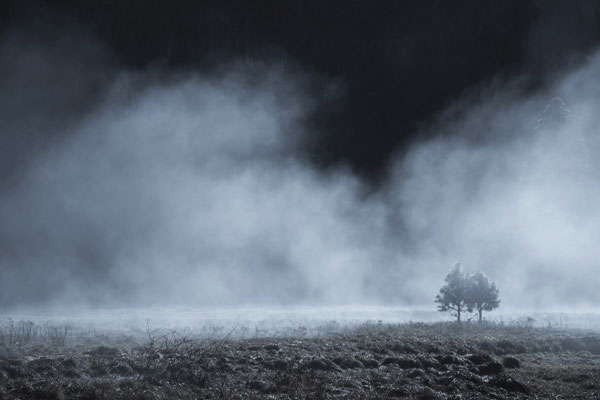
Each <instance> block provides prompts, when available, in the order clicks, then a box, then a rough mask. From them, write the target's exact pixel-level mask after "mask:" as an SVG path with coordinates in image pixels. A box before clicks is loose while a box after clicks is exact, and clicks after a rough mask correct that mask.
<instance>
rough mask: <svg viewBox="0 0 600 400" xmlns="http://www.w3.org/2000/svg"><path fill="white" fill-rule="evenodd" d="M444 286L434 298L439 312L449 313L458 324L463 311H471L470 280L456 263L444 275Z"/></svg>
mask: <svg viewBox="0 0 600 400" xmlns="http://www.w3.org/2000/svg"><path fill="white" fill-rule="evenodd" d="M445 281H446V284H445V285H444V286H442V288H441V289H440V294H438V295H437V296H436V297H435V302H436V303H438V310H439V311H440V312H445V311H450V313H451V314H452V315H454V316H455V317H456V320H457V321H458V323H459V324H460V321H461V319H460V318H461V314H462V313H463V311H465V310H466V311H469V312H471V311H473V308H472V307H471V304H470V303H469V302H468V296H469V284H470V280H469V278H468V277H467V276H466V275H465V273H464V272H463V269H462V265H460V263H456V264H455V265H454V267H453V268H452V269H451V270H450V272H449V273H448V275H446V279H445Z"/></svg>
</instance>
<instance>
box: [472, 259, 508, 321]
mask: <svg viewBox="0 0 600 400" xmlns="http://www.w3.org/2000/svg"><path fill="white" fill-rule="evenodd" d="M467 302H468V303H469V305H470V307H471V308H473V309H475V310H476V311H477V313H478V314H479V323H481V322H482V313H483V311H491V310H493V309H494V308H497V307H498V306H499V305H500V300H499V299H498V289H497V288H496V284H495V283H494V282H491V283H490V281H489V280H488V277H487V276H486V275H485V274H484V273H483V272H481V271H480V272H477V273H476V274H474V275H471V276H469V285H468V293H467Z"/></svg>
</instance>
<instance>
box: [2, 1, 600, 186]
mask: <svg viewBox="0 0 600 400" xmlns="http://www.w3.org/2000/svg"><path fill="white" fill-rule="evenodd" d="M2 4H3V5H2V6H1V14H0V18H1V21H2V22H1V25H0V29H1V30H2V33H3V34H4V33H6V32H10V31H11V30H14V29H15V28H19V27H22V26H27V25H31V24H38V23H43V24H49V25H52V26H55V27H56V28H58V29H61V28H65V29H67V28H69V29H70V28H72V27H81V28H83V29H84V30H85V31H86V32H90V33H91V35H92V36H94V37H95V40H98V39H99V40H100V41H101V42H103V43H105V44H106V45H107V47H108V48H110V49H111V52H112V53H113V54H114V55H115V60H114V67H115V68H123V67H125V68H129V69H142V68H146V67H148V66H151V65H154V64H156V63H160V65H161V66H162V67H164V68H168V69H174V70H187V69H197V70H201V71H214V70H215V69H218V67H219V66H221V65H224V64H225V63H227V62H229V61H230V60H232V59H237V60H239V59H241V60H248V61H252V60H264V59H269V58H273V59H276V58H280V57H285V58H287V59H290V60H291V61H292V62H293V63H295V64H297V65H298V66H299V67H300V68H301V69H302V70H305V71H308V72H309V73H314V74H315V75H317V76H320V77H322V78H324V79H327V80H331V81H334V82H339V83H340V87H342V88H343V91H342V92H341V94H340V95H339V96H335V97H333V98H330V99H328V100H327V101H324V102H322V103H321V106H320V108H319V110H318V111H317V112H316V113H315V114H314V115H312V116H311V120H310V121H308V122H309V126H311V127H312V128H313V129H312V132H313V133H312V135H311V136H310V138H309V141H308V143H307V144H306V149H305V153H306V156H307V158H309V159H310V160H311V161H312V162H314V163H315V164H317V165H319V166H321V167H323V168H327V167H330V166H335V165H339V164H348V165H350V166H351V167H352V168H353V170H354V171H356V172H358V173H360V174H361V175H363V176H364V177H369V178H373V179H375V180H376V179H377V178H380V177H381V176H382V174H383V173H384V171H385V167H386V162H387V161H388V160H389V158H390V156H391V155H392V154H393V153H400V154H402V152H403V150H405V149H407V146H408V145H409V144H410V143H412V142H414V141H415V140H418V139H420V138H423V135H424V133H423V132H424V130H422V129H420V128H421V127H423V126H424V125H425V124H427V123H428V121H431V119H432V118H433V117H434V116H435V115H436V113H439V112H440V111H441V110H443V109H444V107H445V106H447V105H448V104H449V103H450V102H451V101H452V100H454V99H456V98H458V97H460V96H462V95H464V94H465V93H466V92H469V91H470V92H476V89H474V88H477V87H478V85H483V84H485V83H486V82H488V81H489V80H491V79H494V78H496V79H500V80H509V79H511V78H517V77H518V78H520V79H522V80H523V82H525V84H524V85H522V87H523V88H524V90H536V89H538V88H540V87H543V86H544V85H545V84H548V83H549V82H551V81H552V78H553V77H554V76H556V75H557V74H558V73H559V72H560V71H561V70H563V69H565V68H567V67H569V66H572V65H574V64H576V63H578V62H579V61H581V60H582V59H583V57H585V56H586V55H587V54H589V52H590V51H591V50H593V49H594V48H595V46H596V45H597V43H598V40H599V39H600V33H599V32H600V4H599V3H598V2H590V1H577V2H569V1H528V0H516V1H458V0H457V1H446V0H428V1H412V2H407V1H391V0H381V1H323V0H303V1H290V0H254V1H242V0H233V1H223V0H218V1H190V2H185V1H159V0H128V1H122V0H86V1H81V0H56V1H8V2H2ZM40 40H43V38H40ZM17 134H18V133H15V132H6V131H4V132H2V135H17Z"/></svg>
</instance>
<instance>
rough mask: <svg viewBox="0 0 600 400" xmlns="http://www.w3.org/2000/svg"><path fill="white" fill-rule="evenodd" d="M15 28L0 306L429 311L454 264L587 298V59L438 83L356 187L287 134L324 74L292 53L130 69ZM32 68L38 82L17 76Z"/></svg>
mask: <svg viewBox="0 0 600 400" xmlns="http://www.w3.org/2000/svg"><path fill="white" fill-rule="evenodd" d="M14 43H15V42H14V40H12V39H11V40H5V41H4V42H3V44H2V48H1V50H0V54H2V57H1V58H2V68H3V70H4V71H5V72H6V74H5V75H4V76H5V77H6V78H5V79H4V80H3V85H7V86H6V87H8V85H9V84H11V85H12V86H11V87H12V89H11V90H12V91H11V93H18V94H19V96H18V97H13V101H6V100H5V101H3V102H1V103H0V120H2V121H3V123H2V128H1V129H2V132H1V133H2V137H3V140H4V143H6V144H7V146H9V147H10V145H11V144H14V143H18V144H19V146H16V145H15V146H12V147H10V148H11V149H12V151H11V153H10V154H9V153H6V157H7V158H10V157H13V158H11V160H13V161H14V160H16V161H14V162H11V164H10V165H12V167H7V169H8V170H9V172H10V173H6V174H5V177H6V178H5V179H4V180H3V181H2V186H1V187H0V196H1V197H0V220H1V221H2V223H1V224H0V302H1V303H2V304H3V305H4V306H5V307H10V306H23V305H31V306H35V305H44V306H50V307H52V306H55V307H60V306H62V305H64V304H80V305H82V306H83V305H88V306H103V307H106V306H148V305H188V306H216V305H230V306H240V305H274V304H279V305H282V304H283V305H294V304H296V305H297V304H305V305H327V304H406V305H409V304H419V305H422V304H431V307H432V308H433V298H434V296H435V294H436V292H437V290H438V289H439V287H440V286H441V285H442V282H443V278H444V276H445V274H446V272H447V271H448V269H449V268H450V267H451V266H452V265H453V264H454V263H455V262H457V261H460V262H462V263H463V265H464V267H465V269H466V270H467V271H471V272H475V271H478V270H482V271H484V272H486V273H487V275H488V276H490V278H491V279H492V280H494V281H496V282H497V284H498V287H499V289H500V297H501V300H502V303H501V307H504V306H506V307H532V308H547V307H554V306H569V307H584V306H585V307H590V306H593V305H594V304H597V301H598V300H599V296H600V295H598V292H597V287H598V284H599V283H600V281H599V280H600V278H598V276H597V273H595V271H596V270H597V260H598V259H599V257H598V256H599V254H598V252H599V251H598V248H597V246H596V245H595V241H596V238H597V237H599V236H598V234H599V233H600V232H599V231H600V220H599V216H600V215H599V210H598V204H600V202H599V201H598V200H600V199H599V196H600V193H599V190H598V188H599V185H598V183H599V182H598V178H599V170H598V168H599V167H598V163H597V159H596V156H595V155H596V154H598V146H599V145H600V140H599V138H598V135H597V133H596V132H597V129H596V127H597V126H598V124H597V122H598V116H597V113H596V112H595V110H597V109H598V106H599V104H598V100H597V99H598V98H599V97H598V95H597V94H598V93H597V92H598V89H599V86H598V84H597V82H596V78H595V77H596V76H598V74H597V73H598V68H599V67H600V59H599V58H598V57H597V56H592V57H590V58H589V59H588V60H587V61H586V63H584V64H583V65H582V66H580V67H579V68H577V69H574V70H571V71H569V72H568V73H566V74H565V75H564V76H562V77H561V78H560V79H557V80H556V83H555V84H554V85H553V86H552V87H551V88H550V89H548V90H545V91H544V92H537V93H533V94H532V93H527V92H525V91H523V90H521V86H520V82H519V81H518V80H515V81H506V80H505V81H502V80H497V81H494V82H491V83H489V84H487V85H482V86H481V87H479V88H477V89H473V90H472V91H470V92H469V93H467V94H465V96H463V97H461V98H459V99H456V100H455V101H454V102H453V103H452V104H450V105H449V106H448V108H447V109H446V110H445V111H444V112H443V113H442V114H441V115H439V117H438V118H437V119H436V120H435V121H431V122H430V123H429V124H428V125H427V128H424V130H427V134H426V135H423V137H429V138H432V139H428V140H426V141H420V142H416V143H414V145H413V146H412V148H411V149H410V151H409V152H408V153H406V154H403V155H402V156H400V155H399V156H398V157H396V161H395V162H394V163H392V164H390V167H389V168H390V170H389V174H388V175H389V179H388V180H386V181H385V182H384V183H383V184H381V185H379V186H377V187H375V188H374V187H373V186H372V185H370V184H369V182H365V181H363V180H361V179H360V178H359V177H357V176H356V175H354V174H353V173H352V171H351V170H350V169H346V168H343V167H340V168H334V169H331V170H327V171H323V170H321V169H316V168H314V167H313V166H312V165H311V164H310V163H308V162H307V161H306V160H305V157H304V153H303V152H302V151H299V149H300V148H302V145H303V143H304V141H305V140H306V137H307V136H306V135H307V132H309V131H310V130H311V129H314V127H313V126H312V125H311V124H309V123H307V120H308V118H307V117H308V116H310V115H311V114H312V113H314V112H316V110H317V109H318V107H319V99H322V96H323V95H322V93H316V92H315V86H316V85H315V82H320V79H322V78H321V77H315V76H312V75H311V74H310V73H308V72H305V71H302V70H301V69H300V68H299V67H298V66H296V65H294V63H293V61H291V60H278V61H277V62H273V61H269V62H254V63H250V64H249V63H246V62H232V63H231V64H230V65H229V66H228V67H227V68H223V69H220V70H219V72H218V73H214V74H204V75H201V74H199V73H195V72H193V71H175V72H174V71H171V70H168V69H165V68H162V67H160V66H155V67H153V68H151V69H149V70H138V71H131V70H118V69H115V68H114V66H113V67H102V65H100V66H99V65H98V64H97V63H96V64H94V63H93V61H94V60H97V59H99V60H106V59H107V57H109V56H107V55H105V54H104V53H103V51H105V50H102V49H99V50H98V51H95V50H94V51H82V52H81V51H80V52H73V51H67V49H65V52H66V53H65V54H68V57H67V56H65V57H62V58H60V62H59V63H57V62H56V57H55V56H56V52H55V51H47V49H46V48H45V47H41V48H39V47H36V46H35V45H33V44H31V45H30V46H25V47H24V46H15V45H14ZM69 48H72V47H69ZM15 60H17V61H19V62H15ZM91 64H94V65H95V68H97V69H95V70H94V71H97V74H96V75H94V74H90V73H89V71H90V65H91ZM23 65H25V66H27V68H24V67H23ZM40 71H44V73H45V74H46V76H49V77H51V78H52V79H42V80H40V81H36V82H37V84H36V85H32V86H31V87H29V86H26V85H25V84H24V83H23V82H27V81H28V77H29V76H31V77H32V78H33V77H36V76H38V74H39V73H40ZM66 83H69V85H68V86H65V85H66ZM90 88H96V89H95V91H94V92H93V94H89V93H90ZM326 88H327V90H331V91H335V88H336V85H335V84H332V85H330V86H327V87H326ZM524 93H526V94H524ZM407 96H410V94H407ZM78 107H79V108H78ZM63 116H64V118H63ZM53 131H56V132H58V133H57V134H54V135H53V134H51V133H52V132H53ZM46 134H47V136H45V135H46ZM22 135H26V136H25V139H24V138H23V136H22ZM27 135H29V136H27ZM28 138H42V139H41V140H42V141H41V143H40V141H39V139H35V140H30V139H28ZM36 146H37V147H36ZM365 146H368V143H365ZM22 148H24V149H22ZM32 149H33V150H32ZM19 154H27V157H18V156H16V155H19ZM14 165H16V166H17V167H14Z"/></svg>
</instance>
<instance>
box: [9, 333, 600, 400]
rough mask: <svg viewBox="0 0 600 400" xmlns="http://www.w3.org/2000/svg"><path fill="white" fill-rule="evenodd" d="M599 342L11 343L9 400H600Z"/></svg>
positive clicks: (536, 337)
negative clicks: (88, 344)
mask: <svg viewBox="0 0 600 400" xmlns="http://www.w3.org/2000/svg"><path fill="white" fill-rule="evenodd" d="M599 346H600V336H598V335H596V334H590V333H585V334H584V333H579V332H575V331H570V332H569V331H555V330H548V329H515V328H506V327H501V326H491V327H479V326H470V325H464V326H462V327H460V328H459V327H457V326H455V325H453V324H404V325H383V324H378V325H369V324H366V325H364V326H361V327H359V328H357V329H355V330H353V331H349V332H345V333H342V334H340V333H336V334H331V335H327V336H323V337H318V338H297V337H290V338H256V339H250V340H201V341H194V340H186V339H181V340H179V341H171V342H165V343H162V344H161V343H156V342H151V343H146V344H138V345H136V344H131V343H128V344H127V345H118V344H115V343H111V344H110V345H108V344H107V345H98V344H95V345H90V346H86V345H77V346H69V345H66V346H61V347H52V346H21V347H16V346H4V347H3V350H2V352H0V398H2V399H60V400H67V399H90V400H92V399H93V400H98V399H264V398H268V399H290V398H293V399H395V398H408V399H527V398H540V399H543V398H561V399H582V398H585V399H595V398H597V399H600V384H599V383H598V382H600V355H599V354H598V353H600V352H599V351H598V348H599Z"/></svg>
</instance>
